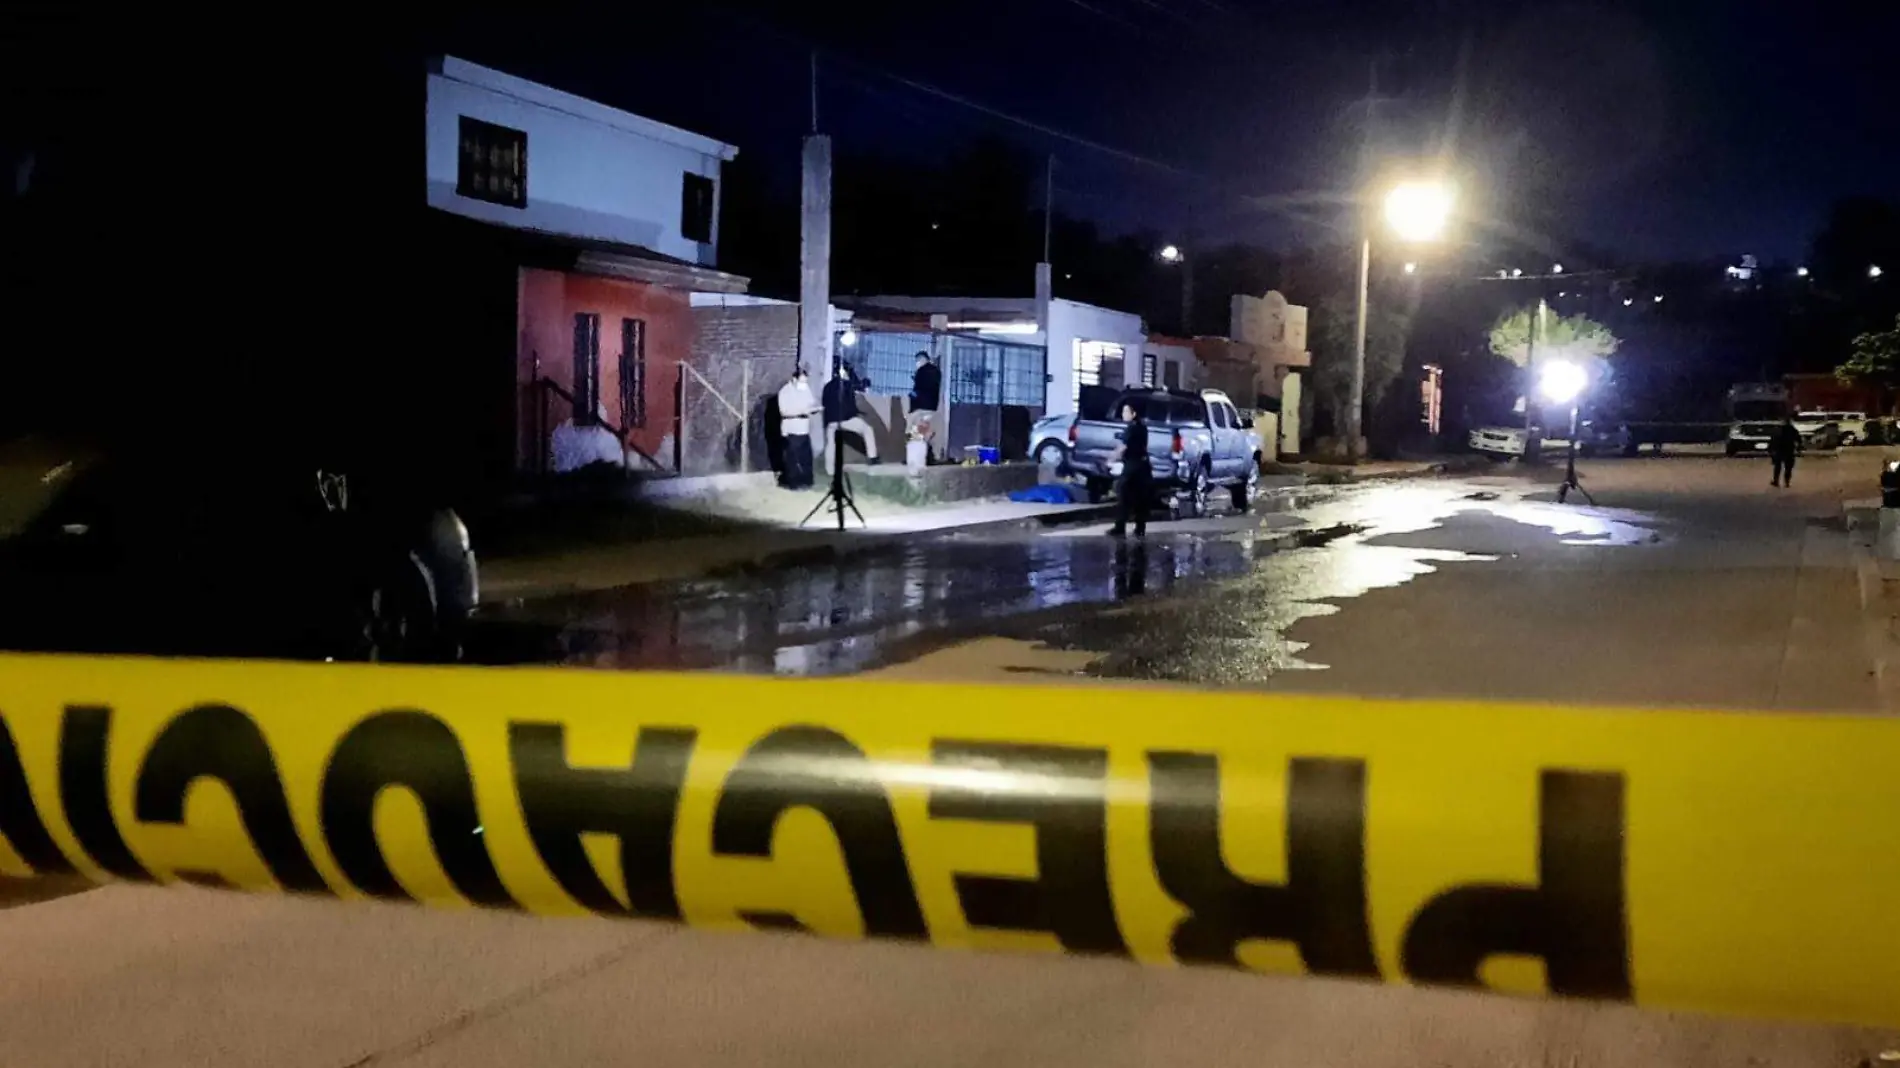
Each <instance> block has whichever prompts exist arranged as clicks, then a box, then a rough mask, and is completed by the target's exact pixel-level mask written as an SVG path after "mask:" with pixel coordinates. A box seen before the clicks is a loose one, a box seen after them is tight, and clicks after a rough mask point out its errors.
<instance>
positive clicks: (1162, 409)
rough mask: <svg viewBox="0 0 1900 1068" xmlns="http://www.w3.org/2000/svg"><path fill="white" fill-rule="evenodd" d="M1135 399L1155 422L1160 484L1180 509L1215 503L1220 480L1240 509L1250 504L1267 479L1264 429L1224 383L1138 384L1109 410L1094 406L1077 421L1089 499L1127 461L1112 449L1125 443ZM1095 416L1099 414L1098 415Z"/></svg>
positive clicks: (1152, 446) (1152, 433)
mask: <svg viewBox="0 0 1900 1068" xmlns="http://www.w3.org/2000/svg"><path fill="white" fill-rule="evenodd" d="M1127 404H1132V405H1134V406H1135V409H1136V410H1137V411H1139V412H1141V413H1142V417H1143V419H1145V420H1146V421H1147V423H1148V459H1149V462H1150V463H1151V464H1153V465H1154V482H1155V492H1156V494H1157V495H1158V496H1159V497H1160V498H1161V499H1162V501H1163V502H1164V503H1166V504H1167V506H1168V510H1169V512H1170V513H1171V514H1173V515H1176V516H1183V515H1186V516H1198V515H1202V514H1205V512H1206V511H1207V499H1208V496H1209V494H1211V493H1212V492H1213V490H1214V488H1215V487H1226V488H1227V489H1228V490H1229V492H1231V493H1232V494H1233V500H1234V509H1235V510H1236V511H1245V510H1246V509H1247V508H1248V507H1249V506H1250V505H1251V504H1252V503H1253V495H1254V490H1255V488H1256V487H1258V486H1259V484H1260V436H1259V435H1258V434H1255V433H1254V431H1253V420H1251V419H1248V418H1246V417H1245V416H1243V415H1241V414H1240V411H1239V409H1237V408H1235V407H1234V403H1233V402H1232V401H1230V400H1228V399H1227V394H1225V393H1222V392H1221V391H1219V390H1216V389H1204V390H1201V391H1200V392H1199V393H1184V392H1181V391H1179V390H1167V389H1130V390H1125V391H1123V392H1122V393H1121V394H1120V395H1119V396H1117V397H1116V398H1115V400H1114V402H1113V404H1112V406H1111V407H1109V408H1108V410H1107V411H1105V412H1102V411H1089V410H1087V408H1086V406H1085V409H1084V411H1083V413H1082V416H1083V417H1082V418H1079V419H1077V420H1076V421H1075V423H1074V424H1073V425H1071V426H1070V428H1069V462H1068V466H1069V470H1070V471H1071V472H1072V473H1074V474H1077V475H1080V476H1082V477H1083V478H1084V479H1085V480H1086V481H1087V484H1088V487H1089V499H1091V500H1100V499H1102V498H1103V497H1105V496H1107V495H1108V493H1109V491H1110V490H1111V489H1112V488H1113V487H1114V484H1115V478H1116V475H1117V474H1118V473H1119V469H1118V468H1116V467H1114V466H1113V460H1112V457H1113V456H1114V454H1115V450H1116V448H1117V447H1119V446H1120V445H1121V435H1122V429H1123V427H1124V426H1125V425H1126V424H1124V423H1123V422H1122V421H1121V411H1122V406H1123V405H1127ZM1091 417H1093V418H1091Z"/></svg>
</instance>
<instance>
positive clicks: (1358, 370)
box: [1346, 223, 1372, 463]
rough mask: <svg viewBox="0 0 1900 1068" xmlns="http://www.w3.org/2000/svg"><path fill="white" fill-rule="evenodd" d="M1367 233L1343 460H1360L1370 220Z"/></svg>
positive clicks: (1361, 249)
mask: <svg viewBox="0 0 1900 1068" xmlns="http://www.w3.org/2000/svg"><path fill="white" fill-rule="evenodd" d="M1363 225H1364V226H1366V227H1367V230H1368V232H1367V234H1366V235H1365V236H1362V237H1361V238H1360V239H1359V314H1358V315H1356V316H1354V317H1353V326H1352V377H1351V378H1350V379H1349V380H1348V381H1350V382H1351V385H1350V386H1349V387H1347V390H1346V459H1348V460H1350V461H1352V462H1354V463H1357V462H1358V461H1359V459H1360V456H1359V453H1360V451H1361V450H1360V448H1359V438H1360V434H1361V427H1362V421H1363V420H1364V418H1365V412H1366V319H1367V317H1368V314H1369V305H1370V304H1371V303H1372V237H1371V233H1370V228H1371V225H1372V224H1371V223H1364V224H1363Z"/></svg>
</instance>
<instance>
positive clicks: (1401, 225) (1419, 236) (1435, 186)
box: [1385, 182, 1452, 241]
mask: <svg viewBox="0 0 1900 1068" xmlns="http://www.w3.org/2000/svg"><path fill="white" fill-rule="evenodd" d="M1451 202H1452V190H1451V187H1450V186H1449V185H1446V184H1445V183H1443V182H1401V183H1399V184H1398V185H1396V186H1393V187H1392V191H1391V192H1389V193H1387V194H1386V195H1385V221H1386V224H1387V225H1388V226H1390V227H1392V232H1393V233H1395V234H1397V235H1399V237H1400V238H1401V239H1403V240H1406V241H1433V240H1436V239H1437V238H1438V237H1439V236H1440V235H1442V234H1443V233H1444V232H1445V224H1446V223H1447V222H1448V221H1450V219H1451Z"/></svg>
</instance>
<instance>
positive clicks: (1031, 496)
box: [1009, 485, 1078, 504]
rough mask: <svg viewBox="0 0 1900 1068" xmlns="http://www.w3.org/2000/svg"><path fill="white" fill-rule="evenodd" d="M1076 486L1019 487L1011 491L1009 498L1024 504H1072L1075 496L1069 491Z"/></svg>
mask: <svg viewBox="0 0 1900 1068" xmlns="http://www.w3.org/2000/svg"><path fill="white" fill-rule="evenodd" d="M1076 488H1078V487H1073V486H1056V485H1047V486H1031V487H1029V488H1028V489H1020V490H1017V491H1015V492H1014V493H1011V494H1010V495H1009V499H1010V500H1012V501H1021V502H1022V503H1024V504H1073V503H1074V502H1075V496H1074V494H1073V493H1071V492H1070V491H1071V490H1073V489H1076Z"/></svg>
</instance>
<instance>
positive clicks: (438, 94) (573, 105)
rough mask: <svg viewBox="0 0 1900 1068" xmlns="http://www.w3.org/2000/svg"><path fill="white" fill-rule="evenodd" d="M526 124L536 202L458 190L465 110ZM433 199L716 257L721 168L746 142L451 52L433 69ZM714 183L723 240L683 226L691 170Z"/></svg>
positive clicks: (488, 217) (689, 256) (560, 229)
mask: <svg viewBox="0 0 1900 1068" xmlns="http://www.w3.org/2000/svg"><path fill="white" fill-rule="evenodd" d="M464 115H466V116H468V117H470V118H473V119H480V120H482V121H483V122H491V123H494V124H496V125H499V126H506V127H509V128H511V129H516V130H521V131H523V132H524V133H526V134H527V143H528V198H527V199H528V203H527V206H526V207H525V208H512V207H508V206H505V205H501V204H491V203H489V202H487V201H483V200H473V199H470V198H468V197H463V196H459V195H458V194H457V193H456V192H455V184H456V182H455V180H456V167H457V162H458V157H459V143H460V136H461V135H460V122H459V119H460V117H461V116H464ZM426 128H427V145H428V148H427V153H428V163H427V173H428V197H429V204H430V205H431V206H432V207H436V208H441V209H443V210H446V211H452V212H456V213H457V214H460V215H466V216H469V217H471V218H475V219H481V220H483V221H485V222H492V223H500V224H502V225H505V226H516V227H522V228H524V229H531V230H546V231H550V232H553V233H561V234H572V235H575V236H578V237H592V238H600V239H604V240H608V241H618V242H624V243H626V244H631V245H639V246H641V247H643V248H648V249H652V250H653V251H655V252H660V253H663V254H665V255H668V256H674V257H677V258H679V259H682V260H687V261H689V262H693V263H699V264H703V265H707V266H711V265H712V264H713V258H714V257H713V250H714V248H715V247H716V246H717V243H718V237H719V191H718V182H719V168H720V164H721V163H722V162H724V161H725V160H729V159H731V158H733V156H734V155H736V154H737V151H738V150H737V149H735V148H733V147H732V146H730V145H726V144H722V143H720V142H718V141H714V140H712V139H711V138H708V137H701V136H700V135H698V134H694V133H689V132H687V131H685V130H680V129H677V128H675V127H671V126H667V125H665V124H663V123H658V122H654V121H652V120H651V119H644V118H641V117H640V116H638V115H633V114H630V113H628V112H624V111H619V110H616V109H614V108H610V107H606V106H605V105H602V104H597V103H595V102H593V101H591V100H586V99H584V98H582V97H578V96H574V95H572V94H569V93H563V92H560V91H558V90H554V89H550V88H548V87H547V86H544V85H538V84H536V83H534V82H530V81H527V80H525V79H521V78H516V77H513V76H511V75H507V74H503V73H501V72H499V71H493V70H489V69H488V68H486V67H481V66H477V65H475V64H473V63H468V62H465V61H462V60H458V59H454V58H445V59H443V60H441V61H440V63H438V64H437V65H436V69H434V70H432V71H431V72H430V74H429V85H428V106H427V119H426ZM688 173H692V174H698V175H703V176H705V177H707V178H711V179H712V180H713V183H714V185H713V233H712V238H713V240H711V241H707V242H698V241H689V240H687V239H686V237H685V235H684V234H682V233H681V232H680V223H681V219H680V192H681V185H682V183H683V181H684V177H685V175H686V174H688Z"/></svg>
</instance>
